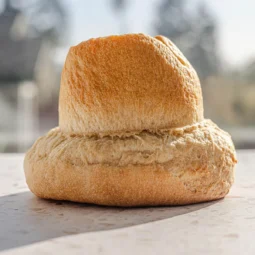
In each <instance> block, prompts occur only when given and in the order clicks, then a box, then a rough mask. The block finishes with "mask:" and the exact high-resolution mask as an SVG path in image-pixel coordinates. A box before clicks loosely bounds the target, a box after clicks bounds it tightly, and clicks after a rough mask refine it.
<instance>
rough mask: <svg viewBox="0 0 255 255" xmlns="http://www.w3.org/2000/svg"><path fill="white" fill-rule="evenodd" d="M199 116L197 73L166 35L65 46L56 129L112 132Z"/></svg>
mask: <svg viewBox="0 0 255 255" xmlns="http://www.w3.org/2000/svg"><path fill="white" fill-rule="evenodd" d="M201 120H203V104H202V94H201V88H200V83H199V79H198V77H197V74H196V72H195V71H194V69H193V68H192V66H191V65H190V64H189V62H188V61H187V59H186V58H185V57H184V56H183V54H182V53H181V52H180V51H179V50H178V49H177V48H176V47H175V46H174V45H173V43H172V42H171V41H170V40H169V39H167V38H165V37H162V36H157V37H155V38H153V37H150V36H147V35H143V34H128V35H122V36H109V37H104V38H97V39H90V40H88V41H85V42H82V43H80V44H79V45H77V46H75V47H72V48H71V49H70V51H69V53H68V56H67V59H66V63H65V66H64V68H63V72H62V79H61V89H60V100H59V126H60V128H61V130H63V131H65V132H72V133H81V134H96V133H103V134H111V133H114V132H125V131H141V130H159V129H163V128H171V127H182V126H185V125H190V124H194V123H196V122H198V121H201Z"/></svg>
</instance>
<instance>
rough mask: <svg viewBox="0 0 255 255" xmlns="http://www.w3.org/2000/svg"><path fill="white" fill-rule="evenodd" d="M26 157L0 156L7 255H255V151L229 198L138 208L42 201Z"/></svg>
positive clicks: (0, 252) (0, 238)
mask: <svg viewBox="0 0 255 255" xmlns="http://www.w3.org/2000/svg"><path fill="white" fill-rule="evenodd" d="M23 157H24V155H20V154H13V155H11V154H0V255H4V254H9V255H16V254H26V255H29V254H37V255H43V254H63V255H64V254H109V255H110V254H111V255H112V254H132V253H133V254H146V255H147V254H191V255H192V254H196V255H197V254H203V255H204V254H217V255H220V254H231V255H233V254H238V255H239V254H245V255H254V254H255V242H254V236H255V151H252V150H250V151H248V150H246V151H239V152H238V160H239V163H238V165H237V168H236V182H235V185H234V186H233V188H232V190H231V192H230V194H229V195H228V196H227V197H226V198H225V199H222V200H218V201H214V202H210V203H202V204H197V205H189V206H180V207H155V208H153V207H150V208H136V209H134V208H133V209H124V208H109V207H100V206H93V205H85V204H76V203H68V202H56V201H46V200H41V199H38V198H36V197H35V196H33V195H32V194H31V193H30V192H29V191H28V188H27V186H26V183H25V179H24V174H23Z"/></svg>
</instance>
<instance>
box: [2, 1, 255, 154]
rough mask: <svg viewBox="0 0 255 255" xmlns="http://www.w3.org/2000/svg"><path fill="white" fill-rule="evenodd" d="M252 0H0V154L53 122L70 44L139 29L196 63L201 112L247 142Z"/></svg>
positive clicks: (20, 146) (252, 102) (253, 128)
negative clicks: (170, 44)
mask: <svg viewBox="0 0 255 255" xmlns="http://www.w3.org/2000/svg"><path fill="white" fill-rule="evenodd" d="M254 10H255V1H254V0H243V1H240V0H214V1H212V0H94V1H89V0H0V153H1V152H6V153H8V152H24V151H26V150H27V149H28V148H29V147H30V146H31V144H32V143H33V142H34V140H35V139H36V138H37V137H38V136H39V135H42V134H44V133H46V132H47V131H48V130H49V129H50V128H52V127H55V126H57V125H58V93H59V85H60V75H61V69H62V66H63V63H64V61H65V57H66V54H67V51H68V49H69V47H70V46H71V45H74V44H78V43H79V42H81V41H83V40H87V39H89V38H90V37H99V36H106V35H110V34H123V33H138V32H143V33H147V34H150V35H152V36H154V35H157V34H161V35H165V36H167V37H169V38H170V39H171V40H172V41H173V42H174V43H175V44H176V45H177V46H178V47H179V48H180V49H181V50H182V51H183V53H184V54H185V55H186V57H187V58H188V59H189V61H190V62H191V63H192V65H193V66H194V67H195V69H196V70H197V72H198V74H199V77H200V80H201V85H202V90H203V95H204V108H205V117H206V118H211V119H213V120H214V121H215V122H216V123H217V124H218V125H219V126H220V127H221V128H223V129H226V130H227V131H228V132H229V133H230V134H231V135H232V137H233V139H234V142H235V145H236V147H237V148H239V149H243V148H255V33H254V32H253V30H254V24H255V15H254Z"/></svg>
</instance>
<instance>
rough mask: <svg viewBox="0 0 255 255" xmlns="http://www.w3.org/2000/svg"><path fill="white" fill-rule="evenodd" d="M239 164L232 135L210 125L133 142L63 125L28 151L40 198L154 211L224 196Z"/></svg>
mask: <svg viewBox="0 0 255 255" xmlns="http://www.w3.org/2000/svg"><path fill="white" fill-rule="evenodd" d="M103 145H104V146H103ZM150 148H151V149H150ZM109 152H110V153H111V154H112V155H111V157H112V160H110V157H109ZM132 153H133V156H132ZM120 154H121V155H120ZM130 155H131V156H130ZM134 155H135V156H134ZM116 159H117V160H116ZM134 160H135V161H136V162H135V161H134ZM98 161H101V162H102V163H99V162H98ZM129 161H130V163H129ZM235 163H236V156H235V149H234V146H233V143H232V141H231V138H230V136H229V135H228V134H227V133H226V132H224V131H222V130H221V129H219V128H218V127H217V126H216V125H215V124H214V123H212V122H211V121H208V120H205V121H203V122H201V123H197V124H194V125H191V126H186V127H184V128H172V129H170V130H165V131H163V132H160V133H157V134H150V133H148V134H147V133H146V132H145V133H144V132H142V133H137V134H136V133H135V134H132V135H130V136H128V137H126V135H120V134H119V136H108V137H101V138H100V137H88V136H78V135H73V134H67V133H64V132H62V131H61V130H60V129H59V128H56V129H54V130H52V131H50V132H49V133H48V134H47V135H45V136H43V137H41V138H39V139H38V140H37V142H36V143H35V144H34V145H33V147H32V148H31V149H30V150H29V151H28V153H27V154H26V157H25V161H24V168H25V175H26V180H27V184H28V186H29V188H30V190H31V191H32V192H33V193H34V194H35V195H37V196H38V197H41V198H47V199H56V200H69V201H75V202H85V203H93V204H101V205H114V206H149V205H180V204H191V203H197V202H203V201H209V200H215V199H219V198H222V197H224V196H225V195H226V194H227V193H228V191H229V189H230V187H231V185H232V183H233V180H234V166H235Z"/></svg>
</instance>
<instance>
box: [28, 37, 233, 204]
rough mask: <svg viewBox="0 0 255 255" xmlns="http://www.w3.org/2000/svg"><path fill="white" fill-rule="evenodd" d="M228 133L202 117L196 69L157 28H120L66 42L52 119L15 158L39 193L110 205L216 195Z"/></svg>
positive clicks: (229, 147)
mask: <svg viewBox="0 0 255 255" xmlns="http://www.w3.org/2000/svg"><path fill="white" fill-rule="evenodd" d="M235 163H236V156H235V149H234V145H233V143H232V140H231V137H230V136H229V135H228V134H227V133H226V132H224V131H222V130H221V129H219V128H218V127H217V126H216V125H215V124H214V123H213V122H212V121H210V120H206V119H204V116H203V101H202V93H201V86H200V83H199V79H198V77H197V74H196V72H195V71H194V69H193V68H192V66H191V65H190V63H189V62H188V61H187V59H186V58H185V57H184V56H183V55H182V53H181V52H180V51H179V50H178V49H177V47H176V46H175V45H174V44H173V43H172V42H171V41H170V40H169V39H167V38H165V37H163V36H156V37H155V38H153V37H150V36H146V35H143V34H128V35H121V36H109V37H104V38H97V39H90V40H88V41H85V42H82V43H80V44H79V45H77V46H75V47H72V48H71V49H70V50H69V53H68V55H67V59H66V62H65V66H64V68H63V72H62V78H61V89H60V99H59V127H57V128H55V129H52V130H51V131H50V132H49V133H48V134H46V135H45V136H43V137H41V138H39V139H38V140H37V141H36V142H35V144H34V145H33V146H32V148H31V149H30V150H29V151H28V153H27V154H26V157H25V161H24V169H25V175H26V180H27V184H28V186H29V188H30V190H31V191H32V192H33V193H34V194H35V195H37V196H38V197H41V198H48V199H57V200H70V201H76V202H85V203H94V204H101V205H114V206H143V205H178V204H190V203H196V202H202V201H209V200H214V199H218V198H222V197H224V196H225V195H226V194H227V193H228V191H229V189H230V187H231V185H232V183H233V179H234V166H235Z"/></svg>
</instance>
